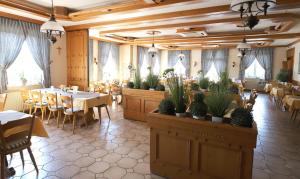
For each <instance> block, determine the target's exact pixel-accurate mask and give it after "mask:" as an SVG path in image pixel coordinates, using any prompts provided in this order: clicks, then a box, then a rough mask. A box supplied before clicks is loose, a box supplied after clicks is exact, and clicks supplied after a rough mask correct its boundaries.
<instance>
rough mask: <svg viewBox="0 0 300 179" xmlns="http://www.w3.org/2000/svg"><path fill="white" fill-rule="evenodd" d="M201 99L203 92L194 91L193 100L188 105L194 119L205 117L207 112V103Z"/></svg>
mask: <svg viewBox="0 0 300 179" xmlns="http://www.w3.org/2000/svg"><path fill="white" fill-rule="evenodd" d="M203 100H204V94H203V93H196V94H195V95H194V100H193V102H192V103H191V105H190V112H191V114H192V116H193V118H194V119H205V116H206V113H207V105H206V104H205V103H204V101H203Z"/></svg>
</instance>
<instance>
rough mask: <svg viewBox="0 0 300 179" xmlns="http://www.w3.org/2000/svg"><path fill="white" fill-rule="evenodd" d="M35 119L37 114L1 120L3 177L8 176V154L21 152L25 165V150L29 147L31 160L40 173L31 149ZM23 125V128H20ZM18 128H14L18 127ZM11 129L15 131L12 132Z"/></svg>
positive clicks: (0, 140)
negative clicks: (4, 122)
mask: <svg viewBox="0 0 300 179" xmlns="http://www.w3.org/2000/svg"><path fill="white" fill-rule="evenodd" d="M34 120H35V115H34V114H33V116H32V117H28V118H24V119H20V120H15V121H10V122H8V123H6V124H1V121H0V143H1V145H0V155H1V179H4V178H6V176H5V173H6V164H5V161H6V155H10V154H13V153H16V152H20V154H21V159H22V163H23V165H24V157H23V150H25V149H27V150H28V153H29V156H30V158H31V161H32V163H33V165H34V167H35V170H36V172H37V173H38V172H39V170H38V167H37V165H36V162H35V159H34V156H33V154H32V151H31V148H30V146H31V142H30V140H31V134H32V129H33V124H34ZM20 126H22V130H20ZM17 128H18V130H14V129H17ZM11 131H15V132H14V133H12V132H11Z"/></svg>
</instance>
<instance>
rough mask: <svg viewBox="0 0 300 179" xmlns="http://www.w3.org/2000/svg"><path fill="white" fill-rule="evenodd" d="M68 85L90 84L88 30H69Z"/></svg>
mask: <svg viewBox="0 0 300 179" xmlns="http://www.w3.org/2000/svg"><path fill="white" fill-rule="evenodd" d="M67 58H68V61H67V65H68V71H67V74H68V82H67V83H68V85H77V86H79V88H80V89H81V90H83V89H84V88H85V87H87V86H88V30H79V31H71V32H67Z"/></svg>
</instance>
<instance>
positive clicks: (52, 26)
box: [41, 0, 65, 44]
mask: <svg viewBox="0 0 300 179" xmlns="http://www.w3.org/2000/svg"><path fill="white" fill-rule="evenodd" d="M51 2H52V7H51V15H50V20H49V21H47V22H45V23H44V24H43V25H42V26H41V32H42V33H46V34H47V37H48V38H49V40H50V41H51V42H52V44H54V43H55V42H56V40H57V39H56V37H57V36H59V37H61V36H62V35H63V34H64V33H65V29H64V28H63V26H61V25H60V24H59V23H58V22H56V19H55V15H54V6H53V0H51Z"/></svg>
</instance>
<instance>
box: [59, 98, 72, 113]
mask: <svg viewBox="0 0 300 179" xmlns="http://www.w3.org/2000/svg"><path fill="white" fill-rule="evenodd" d="M60 99H61V103H62V105H63V107H64V110H65V111H66V110H67V109H71V110H72V112H73V97H72V96H63V95H61V96H60Z"/></svg>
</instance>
